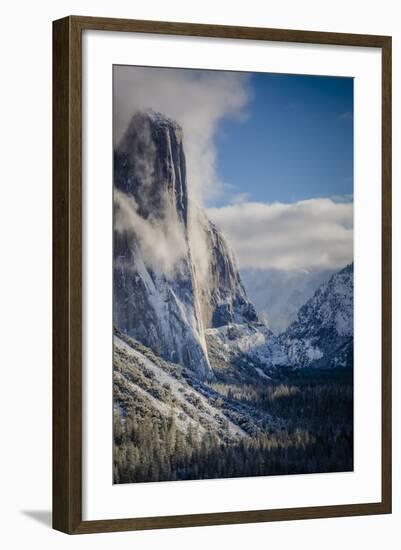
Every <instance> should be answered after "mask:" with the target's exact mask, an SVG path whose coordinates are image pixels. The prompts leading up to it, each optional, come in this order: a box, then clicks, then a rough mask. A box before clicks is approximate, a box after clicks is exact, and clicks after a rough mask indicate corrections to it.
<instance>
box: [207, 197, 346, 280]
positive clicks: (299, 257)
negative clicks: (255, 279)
mask: <svg viewBox="0 0 401 550" xmlns="http://www.w3.org/2000/svg"><path fill="white" fill-rule="evenodd" d="M207 212H208V215H209V217H210V218H211V219H212V221H213V222H214V223H215V224H216V225H217V226H218V227H219V228H220V229H221V230H222V231H223V233H224V234H225V236H226V237H227V239H228V241H229V242H230V245H231V247H232V248H233V250H234V252H235V254H236V257H237V260H238V263H239V267H240V268H262V269H267V268H276V269H285V270H294V269H307V270H309V269H316V268H324V269H326V268H329V269H331V268H340V267H343V266H344V265H346V264H347V263H350V262H351V261H352V260H353V204H352V203H338V202H334V201H333V200H331V199H311V200H305V201H300V202H296V203H292V204H282V203H273V204H267V203H256V202H245V203H240V204H233V205H230V206H225V207H222V208H209V209H208V210H207Z"/></svg>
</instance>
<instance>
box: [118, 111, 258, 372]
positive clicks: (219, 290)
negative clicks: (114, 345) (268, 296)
mask: <svg viewBox="0 0 401 550" xmlns="http://www.w3.org/2000/svg"><path fill="white" fill-rule="evenodd" d="M192 212H193V214H192V215H193V216H194V217H195V212H196V218H197V221H196V223H198V222H199V223H198V228H197V231H198V235H201V237H202V239H203V245H204V253H202V254H203V255H202V258H201V261H199V260H198V258H199V254H200V252H199V250H197V249H196V247H197V242H196V241H195V240H194V239H193V238H191V231H192V229H191V227H192V225H193V224H191V222H190V215H191V204H190V202H189V201H188V188H187V180H186V167H185V155H184V149H183V133H182V130H181V128H180V126H179V125H178V124H177V123H175V122H174V121H172V120H170V119H168V118H167V117H165V116H163V115H160V114H158V113H154V112H151V111H150V112H140V113H136V114H135V115H134V116H133V118H132V120H131V122H130V125H129V127H128V129H127V131H126V133H125V135H124V137H123V138H122V140H121V142H120V144H119V145H118V147H117V149H116V150H115V153H114V284H113V289H114V312H113V313H114V324H115V326H116V327H118V328H119V329H120V330H122V331H123V332H124V333H126V334H128V335H129V336H131V337H133V338H136V339H137V340H138V341H139V342H141V343H142V344H143V345H145V346H147V347H149V348H150V349H152V350H153V351H154V352H156V353H157V354H158V355H160V356H161V357H163V358H164V359H166V360H168V361H171V362H175V363H181V364H183V365H184V366H186V367H189V368H190V369H192V370H193V371H194V372H196V373H197V374H198V375H199V376H200V377H201V378H210V377H212V376H213V372H212V369H211V366H210V361H209V357H208V351H207V347H206V339H205V329H206V328H208V327H220V326H222V325H226V324H228V323H230V322H237V323H239V322H248V321H249V322H251V321H257V315H256V313H255V310H254V308H253V306H252V304H251V303H250V302H249V301H248V299H247V297H246V293H245V290H244V288H243V286H242V283H241V280H240V277H239V273H238V270H237V268H236V265H235V262H234V259H233V256H232V253H231V252H230V250H229V248H228V246H227V244H226V242H225V240H224V238H223V236H222V235H221V234H220V233H219V231H218V230H217V228H216V227H215V226H214V225H213V224H212V223H211V222H210V221H209V220H208V219H207V218H206V215H205V214H204V213H203V212H198V211H196V210H195V207H193V206H192ZM198 218H199V219H198ZM200 263H202V264H203V266H202V268H201V267H200V265H199V264H200ZM201 273H202V275H201Z"/></svg>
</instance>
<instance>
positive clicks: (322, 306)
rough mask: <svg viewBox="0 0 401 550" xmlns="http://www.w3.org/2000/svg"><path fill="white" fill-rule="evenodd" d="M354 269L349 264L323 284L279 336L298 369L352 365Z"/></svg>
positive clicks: (291, 360)
mask: <svg viewBox="0 0 401 550" xmlns="http://www.w3.org/2000/svg"><path fill="white" fill-rule="evenodd" d="M353 291H354V266H353V264H350V265H348V266H346V267H345V268H344V269H342V270H341V271H339V272H338V273H335V274H334V275H333V276H332V277H331V278H330V279H329V281H328V282H327V283H324V284H322V285H321V286H320V287H319V288H318V290H317V291H316V292H315V294H314V295H313V297H312V298H310V299H309V300H308V301H307V302H306V304H304V305H303V306H302V307H301V309H300V310H299V312H298V315H297V317H296V319H295V321H293V323H291V325H290V326H289V327H288V328H287V330H286V331H285V332H284V333H283V334H282V335H281V336H280V342H281V344H282V345H283V346H284V348H285V350H286V352H287V354H288V357H289V360H290V362H291V363H292V364H293V365H294V366H296V367H306V366H313V367H321V368H332V367H348V366H352V365H353V341H354V338H353V337H354V327H353V319H354V318H353Z"/></svg>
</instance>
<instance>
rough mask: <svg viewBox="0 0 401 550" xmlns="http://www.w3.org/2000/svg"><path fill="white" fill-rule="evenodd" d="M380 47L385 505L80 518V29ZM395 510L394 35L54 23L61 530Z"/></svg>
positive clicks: (56, 471)
mask: <svg viewBox="0 0 401 550" xmlns="http://www.w3.org/2000/svg"><path fill="white" fill-rule="evenodd" d="M84 30H103V31H124V32H130V33H156V34H166V35H181V36H196V37H218V38H236V39H241V40H265V41H278V42H290V43H300V44H302V43H304V44H305V43H307V44H325V45H347V46H355V47H361V48H364V47H367V48H378V49H380V50H381V55H382V365H381V368H382V448H381V456H382V496H381V500H380V501H379V502H372V503H363V504H344V505H332V506H316V507H305V508H285V509H274V510H254V511H249V510H248V511H240V512H238V511H236V512H224V513H206V514H195V515H193V514H192V515H181V516H166V517H165V516H163V517H136V518H130V519H104V520H96V521H83V520H82V501H81V500H82V305H81V304H82V202H81V193H82V189H81V171H82V163H81V146H82V143H81V127H82V88H81V72H82V59H81V57H82V43H81V37H82V31H84ZM390 512H391V37H388V36H373V35H372V36H371V35H358V34H338V33H328V32H327V33H326V32H310V31H300V30H281V29H267V28H266V29H265V28H249V27H230V26H218V25H200V24H187V23H172V22H155V21H140V20H123V19H106V18H96V17H79V16H71V17H66V18H63V19H60V20H57V21H54V23H53V527H54V528H55V529H57V530H60V531H62V532H65V533H68V534H81V533H97V532H110V531H128V530H140V529H159V528H173V527H190V526H202V525H222V524H237V523H253V522H267V521H283V520H295V519H311V518H328V517H339V516H358V515H369V514H386V513H390Z"/></svg>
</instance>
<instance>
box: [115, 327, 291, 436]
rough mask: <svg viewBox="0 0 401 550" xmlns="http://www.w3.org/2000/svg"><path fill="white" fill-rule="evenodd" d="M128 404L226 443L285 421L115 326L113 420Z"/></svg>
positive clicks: (125, 411)
mask: <svg viewBox="0 0 401 550" xmlns="http://www.w3.org/2000/svg"><path fill="white" fill-rule="evenodd" d="M132 408H134V410H135V411H136V413H137V414H138V413H139V414H140V416H149V415H150V416H151V417H153V418H158V419H160V418H168V417H172V416H174V417H175V420H176V424H177V428H178V429H179V430H180V431H181V432H182V433H184V434H186V433H187V432H188V430H192V431H193V432H196V433H197V434H198V437H199V438H202V436H203V435H204V434H205V433H208V434H209V435H214V436H215V437H217V438H218V439H219V440H220V441H221V442H226V443H227V442H228V441H235V440H238V439H241V438H244V437H245V438H246V437H247V436H248V435H254V434H255V433H258V432H259V430H263V429H264V428H265V427H266V426H269V427H270V428H273V427H276V428H280V427H281V426H283V425H284V424H283V422H282V420H280V419H278V418H273V417H272V416H271V415H269V414H267V413H263V412H261V411H259V410H256V409H254V408H253V407H249V406H246V405H244V404H241V403H239V402H234V401H233V400H230V399H227V397H226V396H224V395H222V394H220V393H218V392H217V391H215V390H213V389H212V388H211V387H210V386H208V385H206V384H205V383H203V382H202V381H200V380H199V379H198V378H197V377H196V376H194V375H193V374H192V371H190V370H189V369H186V368H185V367H182V366H180V365H177V364H174V363H169V362H167V361H164V360H163V359H161V358H160V357H158V356H156V355H155V354H154V353H153V352H152V351H151V350H150V349H148V348H146V347H145V346H143V345H142V344H140V343H139V342H137V341H136V340H133V339H132V338H130V337H129V336H127V335H125V334H123V333H121V332H120V331H119V330H117V329H116V330H115V332H114V411H115V420H116V421H118V422H119V423H124V420H125V418H126V417H127V416H128V415H129V414H130V411H131V409H132Z"/></svg>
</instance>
